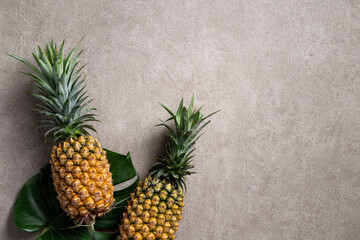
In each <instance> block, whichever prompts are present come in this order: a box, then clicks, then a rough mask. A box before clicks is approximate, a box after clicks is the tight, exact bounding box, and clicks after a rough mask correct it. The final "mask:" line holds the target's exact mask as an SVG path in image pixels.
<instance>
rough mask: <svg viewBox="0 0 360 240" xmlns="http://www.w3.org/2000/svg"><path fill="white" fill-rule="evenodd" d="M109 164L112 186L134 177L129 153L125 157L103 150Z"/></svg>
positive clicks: (134, 171)
mask: <svg viewBox="0 0 360 240" xmlns="http://www.w3.org/2000/svg"><path fill="white" fill-rule="evenodd" d="M104 150H105V151H106V156H107V159H108V161H109V163H110V172H111V173H112V174H113V176H112V177H113V183H114V185H116V184H119V183H122V182H125V181H127V180H130V179H132V178H133V177H135V176H136V174H137V173H136V170H135V168H134V165H133V164H132V161H131V157H130V153H128V154H127V155H126V156H125V155H122V154H119V153H116V152H113V151H110V150H108V149H104Z"/></svg>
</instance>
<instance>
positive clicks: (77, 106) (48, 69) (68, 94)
mask: <svg viewBox="0 0 360 240" xmlns="http://www.w3.org/2000/svg"><path fill="white" fill-rule="evenodd" d="M83 38H84V37H83ZM83 38H82V39H81V40H80V41H79V43H78V44H77V45H76V46H75V48H74V49H73V50H72V51H71V52H70V54H69V55H68V56H67V57H66V58H65V57H64V44H65V40H64V41H63V42H62V44H61V46H60V48H59V49H58V48H57V46H56V43H54V42H53V40H51V41H50V42H49V43H48V44H46V49H45V52H44V51H43V50H42V49H41V47H40V46H38V49H37V50H36V52H35V53H33V56H34V58H35V61H36V63H37V64H38V68H37V67H35V66H34V65H32V64H31V63H30V62H28V61H26V60H24V59H22V58H21V57H18V56H15V55H13V54H9V53H7V54H8V55H9V56H11V57H13V58H15V59H17V60H19V61H20V62H22V63H24V64H25V65H27V66H28V67H29V68H30V69H31V70H32V71H33V72H31V73H28V72H21V73H23V74H26V75H28V76H30V77H31V78H32V79H33V80H34V84H35V86H36V88H37V90H38V92H37V93H35V92H34V93H33V95H34V96H35V97H36V98H38V99H39V100H40V101H41V103H40V104H36V106H37V108H36V109H34V110H35V111H37V112H38V113H39V114H40V115H42V116H43V117H44V118H42V119H41V120H40V124H39V126H38V128H47V129H48V130H47V132H46V133H45V138H46V139H48V138H50V137H53V138H54V140H55V141H59V140H60V141H61V140H65V139H68V138H70V137H77V136H79V135H89V133H88V131H87V129H90V130H93V131H95V132H96V130H95V129H94V127H93V126H92V125H90V124H89V122H91V121H98V120H96V119H95V116H96V114H92V113H89V112H91V111H94V110H96V109H95V108H87V106H88V104H89V103H90V102H92V100H93V99H88V96H87V95H86V91H84V88H85V86H83V83H84V80H85V77H84V78H81V76H82V74H81V73H80V72H81V70H82V69H83V68H84V67H85V65H83V66H81V67H80V68H78V69H77V70H75V69H76V68H77V66H78V64H79V62H80V61H78V58H79V56H80V55H81V53H82V52H83V51H80V52H79V53H77V55H75V52H76V50H77V48H78V46H79V44H80V43H81V41H82V40H83Z"/></svg>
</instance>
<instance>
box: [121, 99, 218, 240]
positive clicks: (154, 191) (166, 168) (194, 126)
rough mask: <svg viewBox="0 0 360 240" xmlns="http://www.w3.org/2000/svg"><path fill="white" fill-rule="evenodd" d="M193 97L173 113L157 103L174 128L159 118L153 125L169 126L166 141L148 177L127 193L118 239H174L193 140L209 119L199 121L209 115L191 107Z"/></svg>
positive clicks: (190, 166) (181, 209)
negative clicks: (173, 124) (163, 150)
mask: <svg viewBox="0 0 360 240" xmlns="http://www.w3.org/2000/svg"><path fill="white" fill-rule="evenodd" d="M193 103H194V97H193V98H192V100H191V102H190V106H189V107H188V108H186V107H184V106H183V100H181V103H180V105H179V107H178V110H177V113H176V115H175V114H174V113H172V112H171V111H170V110H169V109H168V108H167V107H166V106H164V105H163V104H161V105H162V106H163V107H164V108H165V110H166V111H167V112H168V113H169V114H170V115H171V117H170V118H169V119H168V121H169V120H174V122H175V131H174V130H173V129H172V128H171V127H170V126H169V125H168V124H167V123H166V122H167V121H161V123H160V124H158V125H157V126H165V127H166V128H167V129H168V130H169V134H168V136H169V137H170V142H169V143H168V144H167V145H166V151H165V153H164V154H163V156H162V157H161V158H160V159H158V161H157V163H155V165H154V166H153V167H152V168H151V169H150V174H149V177H147V178H146V179H145V180H144V181H140V182H139V184H138V186H137V188H136V190H135V192H134V193H132V194H131V199H130V200H129V201H128V206H127V207H126V210H125V212H124V213H123V219H122V222H121V225H120V235H119V236H118V239H119V240H128V239H131V240H140V239H146V240H156V239H162V240H165V239H175V233H176V231H177V230H178V228H179V222H180V220H181V215H182V212H183V209H184V192H183V190H184V189H185V190H186V184H185V176H186V175H190V174H193V173H194V172H192V171H191V169H192V168H193V167H194V166H193V165H192V164H191V161H192V158H193V157H194V155H193V152H194V150H195V148H194V144H195V142H196V141H197V140H198V139H199V137H200V136H201V135H202V134H200V135H199V133H200V132H201V130H202V129H203V128H204V127H205V126H206V125H207V124H209V122H210V121H207V122H206V123H204V124H202V123H203V121H204V120H206V119H207V118H208V117H210V116H211V115H213V114H215V113H216V112H214V113H211V114H209V115H208V116H206V117H204V116H203V115H202V114H201V113H200V109H198V110H193Z"/></svg>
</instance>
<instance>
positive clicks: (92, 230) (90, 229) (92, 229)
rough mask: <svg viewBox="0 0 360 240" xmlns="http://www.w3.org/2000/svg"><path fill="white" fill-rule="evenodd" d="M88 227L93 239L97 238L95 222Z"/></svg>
mask: <svg viewBox="0 0 360 240" xmlns="http://www.w3.org/2000/svg"><path fill="white" fill-rule="evenodd" d="M87 228H88V231H89V234H90V237H91V240H96V238H95V234H94V231H95V229H94V224H91V225H90V226H88V227H87Z"/></svg>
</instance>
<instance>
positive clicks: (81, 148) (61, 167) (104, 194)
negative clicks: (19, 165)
mask: <svg viewBox="0 0 360 240" xmlns="http://www.w3.org/2000/svg"><path fill="white" fill-rule="evenodd" d="M50 164H51V172H52V177H53V180H54V186H55V190H56V192H57V194H58V197H57V198H58V200H59V201H60V205H61V208H62V209H63V210H64V211H65V212H66V213H67V214H68V215H69V216H70V217H71V218H73V219H76V220H82V219H85V218H87V217H89V216H90V217H92V218H94V217H100V216H102V215H104V214H105V213H106V212H107V211H108V210H109V209H110V207H111V205H112V204H113V202H114V198H113V192H114V187H113V182H112V174H111V172H110V165H109V163H108V160H107V158H106V152H105V151H104V150H103V149H102V147H101V144H100V143H99V141H98V140H97V139H95V138H93V137H91V136H85V137H84V136H80V137H78V138H70V139H68V140H66V141H62V142H60V143H58V144H57V145H55V146H54V147H53V150H52V153H51V160H50Z"/></svg>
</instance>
